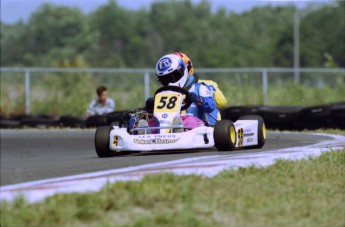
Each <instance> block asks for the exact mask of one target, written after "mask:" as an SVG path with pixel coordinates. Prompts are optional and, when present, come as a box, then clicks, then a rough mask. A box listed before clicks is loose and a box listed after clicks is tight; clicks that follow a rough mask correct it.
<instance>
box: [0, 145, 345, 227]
mask: <svg viewBox="0 0 345 227" xmlns="http://www.w3.org/2000/svg"><path fill="white" fill-rule="evenodd" d="M344 177H345V150H344V149H343V150H338V151H333V152H327V153H324V154H322V155H321V156H319V157H317V158H307V159H304V160H299V161H288V160H279V161H277V162H276V164H274V165H272V166H269V167H266V168H258V167H254V166H251V167H249V168H240V169H238V170H237V171H235V170H227V171H223V172H222V173H220V174H218V175H217V176H215V177H213V178H206V177H203V176H195V175H188V176H178V175H174V174H166V173H165V174H156V175H151V176H146V177H145V178H144V179H143V180H141V181H134V182H117V183H114V184H107V185H106V186H104V187H103V188H102V189H101V190H100V191H99V192H94V193H83V194H78V193H71V194H57V195H54V196H51V197H49V198H47V199H45V200H44V201H41V202H38V203H35V204H28V203H27V202H26V201H25V200H24V199H23V197H18V198H17V199H16V200H15V201H14V202H12V203H9V202H4V201H2V202H1V203H0V209H1V226H48V225H49V226H84V225H85V226H342V225H343V224H344V212H345V210H344V209H345V208H344V201H345V196H344V187H345V183H344Z"/></svg>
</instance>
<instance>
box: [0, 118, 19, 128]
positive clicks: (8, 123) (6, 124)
mask: <svg viewBox="0 0 345 227" xmlns="http://www.w3.org/2000/svg"><path fill="white" fill-rule="evenodd" d="M18 127H20V121H17V120H9V119H3V118H2V119H0V128H18Z"/></svg>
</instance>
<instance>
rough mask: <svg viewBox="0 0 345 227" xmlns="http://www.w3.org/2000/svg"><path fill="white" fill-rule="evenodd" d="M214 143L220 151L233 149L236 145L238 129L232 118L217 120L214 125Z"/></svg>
mask: <svg viewBox="0 0 345 227" xmlns="http://www.w3.org/2000/svg"><path fill="white" fill-rule="evenodd" d="M214 143H215V146H216V148H217V150H218V151H232V150H234V149H235V145H236V130H235V126H234V123H232V121H230V120H221V121H217V122H216V125H215V126H214Z"/></svg>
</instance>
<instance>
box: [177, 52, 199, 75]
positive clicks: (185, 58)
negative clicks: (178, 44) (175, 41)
mask: <svg viewBox="0 0 345 227" xmlns="http://www.w3.org/2000/svg"><path fill="white" fill-rule="evenodd" d="M174 54H175V55H178V56H180V57H181V58H182V60H183V61H184V63H185V64H186V65H187V68H188V74H189V75H191V74H193V73H194V68H193V63H192V61H191V60H190V58H189V57H188V56H187V54H184V53H181V52H175V53H174Z"/></svg>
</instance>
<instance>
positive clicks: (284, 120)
mask: <svg viewBox="0 0 345 227" xmlns="http://www.w3.org/2000/svg"><path fill="white" fill-rule="evenodd" d="M302 109H303V107H301V106H262V107H259V108H258V112H257V114H258V115H260V116H261V117H262V118H263V119H264V121H265V124H266V127H267V128H271V129H281V130H293V129H297V121H298V119H299V117H300V112H301V110H302Z"/></svg>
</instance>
